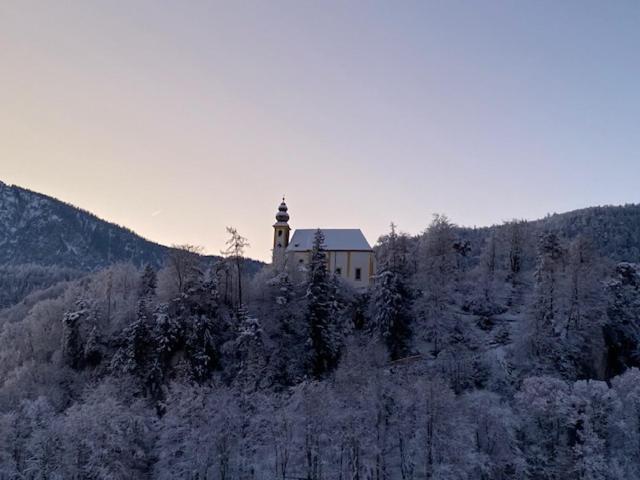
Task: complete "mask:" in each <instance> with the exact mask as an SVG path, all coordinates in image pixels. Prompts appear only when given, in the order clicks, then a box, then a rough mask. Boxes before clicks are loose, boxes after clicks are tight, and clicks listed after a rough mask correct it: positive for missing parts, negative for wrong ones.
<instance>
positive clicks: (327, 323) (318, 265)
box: [306, 229, 340, 378]
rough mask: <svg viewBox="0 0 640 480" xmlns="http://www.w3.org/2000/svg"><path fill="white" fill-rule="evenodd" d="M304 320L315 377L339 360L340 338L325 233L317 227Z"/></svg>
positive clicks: (330, 368) (322, 373)
mask: <svg viewBox="0 0 640 480" xmlns="http://www.w3.org/2000/svg"><path fill="white" fill-rule="evenodd" d="M306 300H307V320H308V323H309V343H310V346H311V353H310V354H311V358H310V364H311V372H312V374H313V375H314V376H315V377H316V378H320V377H322V376H324V375H325V374H326V373H328V372H329V371H331V370H332V369H333V368H334V367H335V365H336V364H337V361H338V352H339V348H340V345H339V339H338V335H337V332H336V329H335V325H334V324H333V321H332V320H333V319H332V316H333V311H332V310H333V298H332V289H331V285H330V282H329V274H328V272H327V259H326V254H325V251H324V235H323V233H322V231H321V230H320V229H318V230H316V233H315V235H314V239H313V248H312V250H311V262H310V263H309V271H308V280H307V294H306Z"/></svg>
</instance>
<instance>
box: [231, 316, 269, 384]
mask: <svg viewBox="0 0 640 480" xmlns="http://www.w3.org/2000/svg"><path fill="white" fill-rule="evenodd" d="M237 315H238V334H237V337H236V340H235V344H234V349H235V355H236V360H237V365H238V373H237V375H236V379H235V383H236V384H238V385H239V386H240V388H241V389H242V390H243V391H244V392H246V393H250V392H253V391H255V390H256V389H257V388H258V383H259V382H260V379H261V378H262V370H263V368H264V351H263V347H264V344H263V339H262V334H263V333H262V326H261V325H260V321H259V320H258V319H257V318H255V317H252V316H251V315H250V314H249V312H248V311H247V309H246V308H244V307H242V308H240V310H239V311H238V314H237Z"/></svg>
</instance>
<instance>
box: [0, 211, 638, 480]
mask: <svg viewBox="0 0 640 480" xmlns="http://www.w3.org/2000/svg"><path fill="white" fill-rule="evenodd" d="M625 208H626V207H625ZM634 208H635V207H634ZM600 213H601V212H600ZM619 213H620V212H619V211H618V213H616V214H619ZM581 215H582V216H580V215H578V216H575V215H574V216H572V217H570V221H568V220H567V219H566V218H564V219H562V218H560V217H561V216H551V217H548V218H547V219H544V220H541V221H539V222H524V221H517V220H514V221H509V222H505V223H504V224H503V225H500V226H497V227H493V228H488V229H465V228H460V227H458V226H456V225H455V224H453V223H452V222H451V221H450V220H449V219H448V218H447V217H445V216H441V215H437V216H435V217H434V219H433V221H432V222H431V223H430V225H429V226H428V227H427V228H426V229H425V230H424V232H422V233H421V234H419V235H416V236H411V235H407V234H403V233H401V232H399V231H397V229H396V228H395V227H394V226H393V225H392V226H391V229H390V231H389V232H388V233H387V234H385V235H384V236H382V237H380V239H379V241H378V243H377V245H376V247H375V250H376V257H377V264H378V271H377V275H376V277H375V278H374V279H373V282H372V285H371V287H370V288H369V289H368V290H367V291H366V292H356V291H353V290H351V289H350V288H349V287H348V286H347V285H346V284H344V283H343V282H341V280H340V278H339V277H338V276H336V275H333V274H332V272H329V271H327V268H326V261H325V253H324V251H323V238H322V232H321V231H318V232H317V233H316V239H315V243H314V250H313V252H312V261H311V262H310V264H309V266H308V268H306V269H305V270H304V271H299V270H298V269H297V268H281V269H275V268H273V267H271V266H265V267H264V268H263V269H262V270H261V271H259V272H258V273H255V274H254V273H251V274H249V272H248V271H245V270H244V269H243V266H244V265H245V263H244V262H245V260H244V258H243V255H244V251H243V247H244V245H245V243H246V241H245V239H243V238H242V237H241V236H240V235H239V234H238V233H237V232H236V231H235V230H231V231H230V233H231V238H230V241H229V250H228V252H227V256H226V258H220V259H212V258H203V257H201V256H200V255H198V251H197V249H195V248H193V247H183V248H179V249H174V250H172V251H171V252H170V255H169V258H168V260H167V262H166V264H165V265H164V267H162V268H159V269H156V268H154V267H152V266H147V267H144V268H138V267H137V266H135V265H133V264H130V263H118V264H115V265H112V266H109V267H107V268H104V269H102V270H100V271H96V272H92V273H83V274H82V275H79V274H77V272H70V271H66V270H60V272H58V273H55V272H52V271H49V270H47V269H42V270H37V271H38V272H39V273H38V275H39V276H36V281H39V280H38V279H39V278H45V277H47V276H48V277H51V278H55V279H56V282H55V284H52V285H49V286H47V287H46V288H45V285H46V282H45V281H44V280H43V281H42V282H43V284H42V285H43V288H41V289H38V290H36V291H34V292H33V293H30V294H29V295H28V296H27V297H26V298H24V300H23V301H21V302H19V303H16V304H14V305H12V306H10V307H7V308H5V309H4V310H0V479H2V480H5V479H6V480H8V479H11V480H13V479H21V480H22V479H34V480H35V479H96V480H97V479H105V480H106V479H144V478H149V479H152V478H153V479H189V480H249V479H256V480H258V479H265V480H275V479H282V480H286V479H300V480H302V479H305V480H320V479H327V480H334V479H339V480H418V479H433V480H436V479H437V480H454V479H456V480H457V479H460V480H462V479H470V480H471V479H480V480H508V479H514V480H515V479H540V480H556V479H558V480H559V479H574V478H575V479H580V480H623V479H634V478H640V370H639V367H640V348H639V345H640V266H638V264H637V263H635V262H638V261H640V258H638V252H639V250H638V243H637V242H635V240H634V239H635V238H636V233H634V232H635V230H633V228H635V227H634V226H633V225H635V224H633V225H632V224H631V222H627V221H626V220H624V219H622V220H620V225H619V228H617V229H608V230H607V231H606V232H603V231H602V230H603V228H604V227H602V224H601V223H599V222H598V220H597V219H598V218H599V217H598V212H595V213H594V211H591V210H586V211H583V213H582V214H581ZM576 218H581V220H580V219H579V220H575V219H576ZM621 218H623V217H621ZM594 219H595V220H594ZM616 221H617V220H616ZM625 222H626V223H625ZM576 225H578V226H576ZM638 231H640V230H638ZM11 271H12V270H6V272H9V273H6V274H5V275H4V280H3V281H2V283H0V284H1V285H2V286H3V288H11V285H12V283H11V281H10V279H9V276H7V275H10V272H11ZM20 278H22V279H23V281H25V282H27V283H28V281H29V280H28V279H29V278H31V277H29V276H28V275H22V276H21V277H20ZM25 288H26V287H25ZM31 290H33V289H30V290H29V291H31Z"/></svg>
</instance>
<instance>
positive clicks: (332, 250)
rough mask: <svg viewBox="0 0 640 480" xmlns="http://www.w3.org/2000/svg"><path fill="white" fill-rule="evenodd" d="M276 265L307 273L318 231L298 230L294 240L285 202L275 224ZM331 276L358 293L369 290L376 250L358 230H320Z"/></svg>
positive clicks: (280, 207) (274, 261)
mask: <svg viewBox="0 0 640 480" xmlns="http://www.w3.org/2000/svg"><path fill="white" fill-rule="evenodd" d="M273 229H274V231H273V263H274V264H275V265H286V266H287V267H288V268H292V267H294V268H298V269H300V270H304V268H305V267H306V265H307V264H308V263H309V261H310V260H311V250H312V248H313V239H314V235H315V232H316V230H317V229H316V228H303V229H297V230H296V231H295V232H294V233H293V236H291V227H290V226H289V213H288V208H287V204H286V203H285V201H284V198H283V199H282V203H281V204H280V206H279V207H278V213H276V223H274V224H273ZM320 230H321V231H322V233H323V234H324V251H325V254H326V256H327V267H328V270H329V272H332V273H334V274H335V275H338V276H340V277H342V278H343V279H344V280H345V281H347V283H349V284H350V285H352V286H353V287H355V288H356V289H364V288H366V287H367V286H368V285H369V283H370V282H371V279H372V278H373V276H374V275H375V257H374V254H373V249H372V248H371V245H369V242H367V239H366V238H365V237H364V235H363V234H362V231H361V230H360V229H358V228H321V229H320Z"/></svg>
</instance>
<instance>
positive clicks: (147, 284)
mask: <svg viewBox="0 0 640 480" xmlns="http://www.w3.org/2000/svg"><path fill="white" fill-rule="evenodd" d="M157 286H158V276H157V274H156V271H155V270H154V269H153V267H152V266H151V265H149V264H147V265H145V267H144V270H143V271H142V275H141V276H140V297H141V298H152V297H154V296H155V294H156V288H157Z"/></svg>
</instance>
